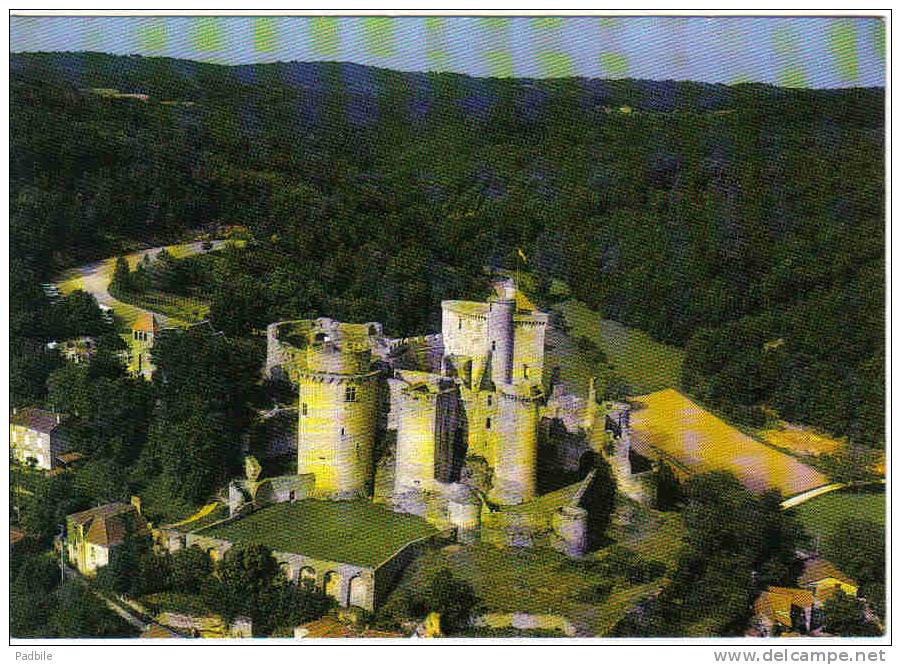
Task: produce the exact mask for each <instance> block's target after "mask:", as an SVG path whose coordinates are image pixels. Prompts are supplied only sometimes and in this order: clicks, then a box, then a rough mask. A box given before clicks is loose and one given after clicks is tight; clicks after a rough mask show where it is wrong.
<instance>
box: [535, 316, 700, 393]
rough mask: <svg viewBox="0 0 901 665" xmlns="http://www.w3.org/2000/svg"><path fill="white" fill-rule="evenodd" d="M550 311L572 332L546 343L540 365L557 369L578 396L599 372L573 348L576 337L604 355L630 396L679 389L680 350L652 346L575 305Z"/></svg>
mask: <svg viewBox="0 0 901 665" xmlns="http://www.w3.org/2000/svg"><path fill="white" fill-rule="evenodd" d="M554 309H556V310H557V311H559V312H560V313H561V314H562V315H563V316H564V318H565V321H566V324H567V325H568V326H570V327H571V330H570V332H569V334H568V335H567V336H565V337H562V339H561V338H560V337H557V338H556V339H555V338H550V339H549V344H548V357H547V359H546V361H545V364H546V365H547V366H548V367H553V366H555V365H557V366H559V367H560V373H561V378H562V379H563V380H564V381H567V382H568V383H570V384H571V385H572V386H573V387H574V388H576V389H577V390H578V391H579V392H584V390H585V389H586V388H585V386H587V385H588V380H589V379H590V378H591V377H592V376H596V375H598V374H599V370H600V369H601V368H600V367H598V364H597V362H596V361H594V360H593V359H592V358H591V357H590V354H586V353H584V352H582V351H580V350H579V349H578V348H576V345H575V343H574V342H575V340H577V339H578V338H580V337H585V338H587V339H589V340H591V341H592V342H594V343H595V344H596V345H597V346H598V347H599V348H600V349H601V350H602V351H603V352H604V353H605V354H606V356H607V362H608V363H609V364H610V365H611V366H612V369H613V371H614V372H615V373H616V374H618V375H619V376H620V377H622V379H623V380H625V381H626V383H628V384H629V386H630V394H633V395H643V394H645V393H649V392H653V391H655V390H662V389H664V388H675V387H678V385H679V376H680V374H681V372H682V357H683V355H684V352H683V351H682V349H679V348H676V347H673V346H669V345H667V344H662V343H661V342H656V341H654V340H653V339H651V338H650V337H649V336H648V335H647V334H645V333H643V332H641V331H640V330H636V329H634V328H627V327H626V326H623V325H621V324H619V323H617V322H615V321H610V320H608V319H605V318H604V317H603V315H602V314H601V313H600V312H596V311H594V310H592V309H590V308H589V307H587V306H586V305H585V304H583V303H581V302H579V301H578V300H567V301H565V302H563V303H560V304H558V305H556V306H555V307H554Z"/></svg>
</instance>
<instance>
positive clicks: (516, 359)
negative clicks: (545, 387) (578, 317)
mask: <svg viewBox="0 0 901 665" xmlns="http://www.w3.org/2000/svg"><path fill="white" fill-rule="evenodd" d="M546 329H547V316H546V315H544V314H540V313H535V314H533V315H531V316H530V318H529V320H526V319H525V318H524V317H522V316H517V317H514V319H513V336H514V337H513V340H514V341H513V383H519V382H520V381H534V382H536V383H537V382H540V381H541V377H542V373H543V372H544V335H545V330H546Z"/></svg>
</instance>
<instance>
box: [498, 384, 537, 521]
mask: <svg viewBox="0 0 901 665" xmlns="http://www.w3.org/2000/svg"><path fill="white" fill-rule="evenodd" d="M499 401H500V404H499V414H498V420H499V423H498V425H499V433H498V441H497V446H496V450H495V455H494V464H493V466H494V483H493V486H492V488H491V499H492V500H493V501H495V502H497V503H500V504H505V505H513V504H518V503H523V502H524V501H529V500H530V499H532V498H534V497H535V493H536V478H537V476H536V474H537V459H538V419H539V412H538V405H539V401H538V400H537V399H531V398H526V397H522V396H520V395H518V394H517V393H516V391H515V390H510V391H509V392H508V391H506V390H505V391H503V392H501V393H500V394H499Z"/></svg>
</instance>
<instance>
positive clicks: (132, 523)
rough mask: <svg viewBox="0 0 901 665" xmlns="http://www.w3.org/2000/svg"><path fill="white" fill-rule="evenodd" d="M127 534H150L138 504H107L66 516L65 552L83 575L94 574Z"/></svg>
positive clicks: (105, 563)
mask: <svg viewBox="0 0 901 665" xmlns="http://www.w3.org/2000/svg"><path fill="white" fill-rule="evenodd" d="M129 535H134V536H137V537H140V538H145V537H146V538H149V537H150V528H149V527H148V525H147V522H146V521H145V520H144V517H143V516H142V515H141V511H140V503H139V502H138V501H137V500H136V499H135V500H133V501H132V503H108V504H106V505H105V506H97V507H96V508H91V509H89V510H83V511H81V512H80V513H74V514H72V515H69V516H68V517H67V518H66V554H67V556H68V559H69V563H70V564H72V565H74V566H75V568H77V569H78V571H79V572H80V573H81V574H82V575H87V576H94V575H96V574H97V570H98V569H99V568H102V567H103V566H105V565H107V564H108V563H109V562H110V556H111V554H112V552H113V550H115V548H116V547H118V546H120V545H121V544H122V543H124V542H125V539H126V537H127V536H129Z"/></svg>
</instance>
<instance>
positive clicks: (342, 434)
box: [341, 427, 344, 436]
mask: <svg viewBox="0 0 901 665" xmlns="http://www.w3.org/2000/svg"><path fill="white" fill-rule="evenodd" d="M341 436H344V428H343V427H342V428H341Z"/></svg>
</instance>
